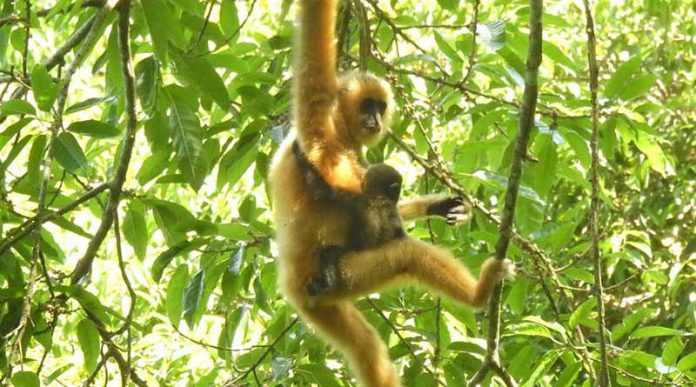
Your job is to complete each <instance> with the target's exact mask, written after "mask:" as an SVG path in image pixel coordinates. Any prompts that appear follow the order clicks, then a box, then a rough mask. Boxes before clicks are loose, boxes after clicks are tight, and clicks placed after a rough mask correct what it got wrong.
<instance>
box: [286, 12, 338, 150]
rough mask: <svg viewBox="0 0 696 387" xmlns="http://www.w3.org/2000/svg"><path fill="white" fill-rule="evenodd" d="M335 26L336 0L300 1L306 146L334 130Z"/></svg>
mask: <svg viewBox="0 0 696 387" xmlns="http://www.w3.org/2000/svg"><path fill="white" fill-rule="evenodd" d="M335 24H336V0H302V1H300V32H299V34H300V37H299V39H298V47H297V51H296V55H297V57H296V63H297V65H296V66H297V68H296V78H295V82H296V83H295V86H294V87H295V97H294V102H295V109H296V112H295V117H297V129H298V133H299V138H300V141H301V142H302V144H303V145H305V144H307V143H308V140H309V141H314V140H320V139H323V138H324V135H325V134H326V132H327V131H328V130H332V129H331V128H329V125H332V122H331V120H330V117H331V109H332V108H333V105H334V101H335V98H336V92H337V88H338V80H337V77H336V43H335V41H334V40H335V39H334V30H335ZM305 149H307V148H305Z"/></svg>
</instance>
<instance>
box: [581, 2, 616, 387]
mask: <svg viewBox="0 0 696 387" xmlns="http://www.w3.org/2000/svg"><path fill="white" fill-rule="evenodd" d="M583 4H584V6H585V17H586V30H585V31H586V32H587V62H588V65H589V68H590V95H591V98H590V100H591V103H592V138H591V140H590V148H591V150H592V164H591V166H590V175H591V179H590V180H591V182H592V197H591V202H590V234H591V236H592V260H593V261H594V272H595V273H594V275H595V276H594V277H595V285H594V289H595V297H596V298H597V323H598V324H599V355H600V371H599V375H598V379H597V383H598V385H599V386H601V387H605V386H609V385H611V382H610V381H609V368H608V361H607V339H606V322H605V321H604V287H603V285H602V259H601V257H600V255H599V231H598V230H597V217H598V213H599V171H598V169H599V148H598V138H599V108H598V105H597V86H598V83H599V80H598V74H599V66H598V65H597V49H596V40H595V29H594V18H593V16H592V8H591V7H590V2H589V0H584V1H583Z"/></svg>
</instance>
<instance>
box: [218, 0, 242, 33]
mask: <svg viewBox="0 0 696 387" xmlns="http://www.w3.org/2000/svg"><path fill="white" fill-rule="evenodd" d="M220 28H222V31H223V32H224V33H225V35H227V36H232V34H234V33H237V35H239V34H238V31H237V29H238V28H239V13H238V11H237V4H235V2H234V0H222V3H221V4H220Z"/></svg>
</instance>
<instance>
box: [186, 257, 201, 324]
mask: <svg viewBox="0 0 696 387" xmlns="http://www.w3.org/2000/svg"><path fill="white" fill-rule="evenodd" d="M204 279H205V270H199V271H198V273H196V274H195V275H194V276H193V277H192V278H191V280H190V281H189V283H188V285H187V286H186V289H184V320H186V323H187V324H188V326H189V328H191V329H193V326H194V325H195V324H196V322H197V321H194V315H195V314H196V312H197V311H198V308H200V307H201V305H200V302H201V296H202V295H203V280H204Z"/></svg>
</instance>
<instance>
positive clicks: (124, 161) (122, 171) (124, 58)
mask: <svg viewBox="0 0 696 387" xmlns="http://www.w3.org/2000/svg"><path fill="white" fill-rule="evenodd" d="M129 9H130V2H129V1H123V2H122V3H121V6H120V10H119V11H120V13H119V23H118V27H119V28H118V43H119V48H120V52H121V71H122V75H123V82H124V90H125V99H126V132H125V133H124V135H123V145H122V147H121V156H120V158H119V159H118V161H117V162H116V166H115V168H114V169H115V170H116V174H115V176H114V178H113V179H112V180H111V182H110V183H109V188H110V191H109V198H108V199H107V202H106V208H104V213H103V215H102V220H101V223H100V224H99V228H98V229H97V231H96V232H95V233H94V238H92V240H91V241H90V242H89V245H88V246H87V249H86V251H85V253H84V255H83V256H82V258H80V260H79V261H78V262H77V265H75V270H74V271H73V273H72V275H71V279H70V280H71V283H73V284H75V283H77V282H79V281H80V280H81V279H82V278H83V277H84V276H85V275H86V274H87V273H89V271H90V270H91V268H92V262H93V261H94V257H95V256H96V254H97V251H98V250H99V247H100V246H101V244H102V242H103V241H104V238H106V234H107V233H108V232H109V230H110V229H111V225H112V224H113V220H114V214H115V212H116V209H117V208H118V204H119V201H120V198H121V190H122V189H123V183H124V182H125V180H126V174H127V173H128V166H129V165H130V159H131V155H132V153H133V145H134V144H135V133H136V131H137V118H136V113H135V78H134V76H133V64H132V61H131V54H130V37H129V27H130V24H129V23H130V20H129Z"/></svg>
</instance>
